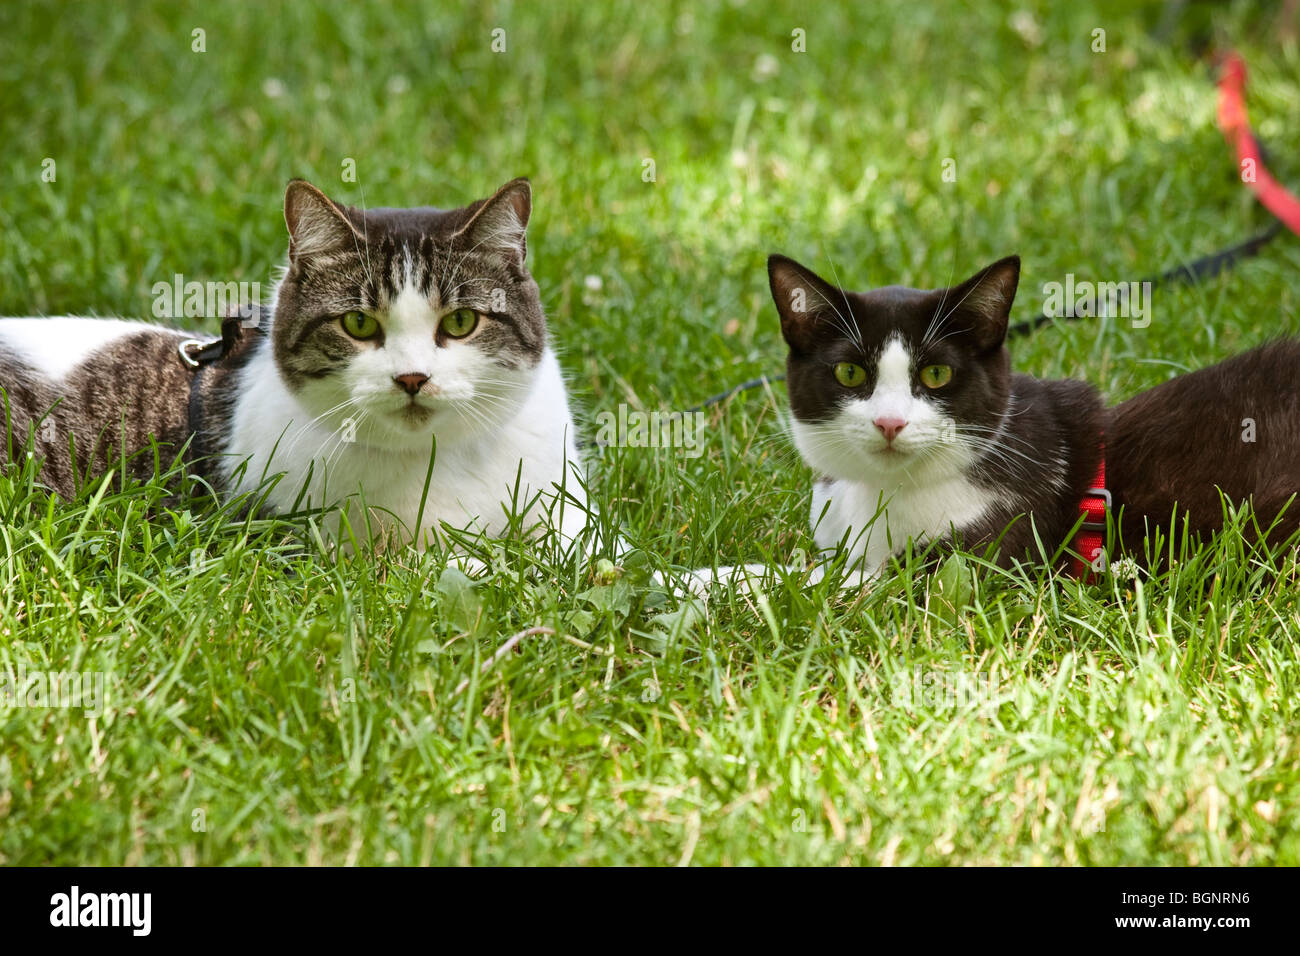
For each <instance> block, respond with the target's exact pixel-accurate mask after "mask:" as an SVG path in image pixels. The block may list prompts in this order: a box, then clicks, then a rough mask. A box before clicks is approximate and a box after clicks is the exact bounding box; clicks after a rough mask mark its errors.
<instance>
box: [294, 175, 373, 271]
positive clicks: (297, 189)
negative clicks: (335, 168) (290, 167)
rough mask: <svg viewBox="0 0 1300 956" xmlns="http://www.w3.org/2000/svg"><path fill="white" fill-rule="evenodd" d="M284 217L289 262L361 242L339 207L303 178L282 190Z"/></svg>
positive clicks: (361, 239)
mask: <svg viewBox="0 0 1300 956" xmlns="http://www.w3.org/2000/svg"><path fill="white" fill-rule="evenodd" d="M284 221H285V223H286V225H288V227H289V259H290V260H291V261H293V262H297V261H298V260H299V259H301V258H303V257H304V256H315V255H320V254H321V253H325V252H334V251H336V250H339V249H357V248H359V247H360V246H363V245H365V239H364V238H363V237H362V235H361V233H359V232H357V228H356V226H354V225H353V224H352V220H350V219H349V218H348V216H347V213H345V212H344V211H343V209H342V207H341V206H339V204H338V203H336V202H335V201H334V200H332V199H330V198H329V197H328V196H326V195H325V194H324V193H323V192H321V191H320V190H319V189H317V188H316V187H315V186H313V185H312V184H311V183H309V182H307V181H306V180H305V179H295V180H293V181H292V182H290V183H289V188H288V189H286V190H285V191H284Z"/></svg>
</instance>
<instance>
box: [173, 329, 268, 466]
mask: <svg viewBox="0 0 1300 956" xmlns="http://www.w3.org/2000/svg"><path fill="white" fill-rule="evenodd" d="M266 317H267V313H266V312H265V310H263V309H262V307H261V306H259V305H242V306H240V307H239V309H238V310H237V311H235V312H234V313H233V314H231V315H228V316H226V317H225V318H224V319H222V320H221V338H219V339H212V340H211V341H203V340H202V339H185V340H184V341H182V342H179V343H178V344H177V346H176V351H177V353H178V354H179V355H180V358H181V361H182V362H184V363H185V365H186V366H187V367H188V368H189V369H191V370H192V371H193V372H194V376H193V377H192V378H191V379H190V400H189V413H188V414H189V418H188V423H187V431H188V433H189V436H190V444H189V454H188V456H187V461H189V462H190V463H191V464H193V463H196V462H199V461H202V460H204V459H206V458H209V457H211V455H212V454H213V452H212V451H211V450H210V449H209V448H208V447H207V446H206V444H205V442H204V440H203V417H204V416H203V380H204V378H205V377H206V376H207V374H208V371H209V370H210V369H211V368H212V366H213V365H216V364H217V363H219V362H220V361H221V360H222V359H223V358H225V357H226V356H227V355H229V354H230V353H231V352H232V351H234V349H235V347H236V345H238V344H239V343H240V342H241V341H242V340H243V339H244V337H245V335H246V334H247V333H249V332H252V333H253V334H255V335H260V334H262V332H263V331H265V323H264V321H263V320H264V319H265V318H266Z"/></svg>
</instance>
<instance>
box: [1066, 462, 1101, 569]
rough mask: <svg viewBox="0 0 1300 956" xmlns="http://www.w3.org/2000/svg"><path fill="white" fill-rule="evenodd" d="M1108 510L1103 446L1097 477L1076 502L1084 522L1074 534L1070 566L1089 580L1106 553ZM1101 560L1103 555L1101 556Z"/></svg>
mask: <svg viewBox="0 0 1300 956" xmlns="http://www.w3.org/2000/svg"><path fill="white" fill-rule="evenodd" d="M1109 510H1110V492H1109V491H1108V490H1107V489H1106V450H1105V449H1104V448H1103V449H1102V453H1101V461H1099V462H1097V477H1096V478H1094V479H1093V480H1092V487H1091V488H1089V489H1088V491H1087V493H1086V494H1085V495H1084V496H1083V500H1082V501H1080V502H1079V514H1081V515H1082V516H1083V524H1082V525H1081V526H1080V528H1079V531H1078V533H1077V534H1076V535H1075V536H1074V551H1075V553H1076V554H1077V555H1078V557H1076V558H1075V559H1074V562H1073V566H1072V568H1071V570H1072V572H1073V573H1074V576H1075V577H1076V578H1079V579H1080V580H1082V581H1085V582H1088V581H1092V580H1093V579H1094V573H1093V572H1094V570H1095V568H1096V563H1097V558H1098V557H1099V556H1101V555H1104V554H1105V553H1106V512H1108V511H1109ZM1103 560H1104V558H1103Z"/></svg>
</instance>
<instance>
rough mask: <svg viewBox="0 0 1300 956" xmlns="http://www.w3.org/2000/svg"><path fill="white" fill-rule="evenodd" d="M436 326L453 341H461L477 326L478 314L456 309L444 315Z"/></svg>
mask: <svg viewBox="0 0 1300 956" xmlns="http://www.w3.org/2000/svg"><path fill="white" fill-rule="evenodd" d="M438 324H439V325H441V326H442V330H443V331H444V332H446V333H447V334H448V335H450V336H451V337H452V338H453V339H463V338H464V337H465V336H467V335H469V334H470V333H471V332H473V331H474V328H475V326H477V325H478V313H477V312H475V311H474V310H473V309H457V310H456V311H455V312H448V313H447V314H446V315H444V316H443V317H442V321H441V322H440V323H438Z"/></svg>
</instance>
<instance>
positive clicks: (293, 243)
mask: <svg viewBox="0 0 1300 956" xmlns="http://www.w3.org/2000/svg"><path fill="white" fill-rule="evenodd" d="M531 208H532V207H531V191H530V189H529V186H528V182H527V180H523V179H517V180H515V181H514V182H511V183H508V184H506V185H505V186H503V187H502V188H501V189H500V190H499V191H498V192H497V193H496V194H495V195H494V196H492V197H491V198H490V199H486V200H480V201H479V202H476V203H474V204H472V205H470V206H467V207H465V208H463V209H456V210H450V211H441V210H436V209H429V208H416V209H371V210H368V211H365V212H363V211H361V210H359V209H355V208H351V207H343V206H340V205H338V204H336V203H334V202H333V201H332V200H330V199H328V198H327V197H326V196H325V195H324V194H323V193H321V192H320V191H319V190H318V189H316V188H315V187H314V186H312V185H310V184H308V183H306V182H303V181H301V180H295V181H294V182H292V183H290V184H289V188H288V191H287V192H286V194H285V202H284V212H285V220H286V222H287V223H288V226H289V235H290V244H289V268H288V271H287V272H286V274H285V277H284V279H283V281H282V282H281V284H280V286H279V288H278V289H277V295H276V306H275V318H274V321H273V324H272V329H271V337H272V345H273V352H274V356H275V362H276V365H277V367H278V368H279V371H280V374H281V376H282V377H283V379H284V381H285V382H286V383H287V385H288V386H289V388H290V389H291V390H292V391H293V392H294V393H295V396H296V397H297V398H298V399H299V400H300V401H301V402H302V404H303V405H304V406H305V407H306V408H307V409H308V410H309V411H310V412H311V413H312V414H314V415H319V416H321V421H322V422H327V423H329V425H330V426H331V427H335V428H351V430H352V432H353V434H354V436H355V438H356V440H358V441H360V442H363V443H365V444H370V445H376V446H381V447H385V448H393V449H410V450H418V451H427V450H428V448H429V445H430V436H431V435H436V436H437V438H438V440H439V441H440V442H446V441H456V440H458V439H460V438H463V437H465V436H468V435H473V434H481V433H485V432H489V431H491V430H492V429H493V428H494V427H496V426H497V425H499V424H500V423H501V422H503V421H504V420H505V419H507V418H508V417H509V416H510V415H512V414H513V413H514V412H515V411H516V410H517V409H518V407H519V405H520V404H521V403H522V402H523V400H524V398H525V396H526V394H527V392H528V389H529V387H530V386H531V384H532V381H533V376H534V373H535V370H536V368H537V365H538V363H539V362H540V360H541V358H542V355H543V353H544V350H545V347H546V320H545V318H544V316H543V313H542V307H541V302H540V300H539V298H538V292H537V284H536V283H535V282H534V281H533V279H532V277H531V276H530V275H529V274H528V270H527V268H526V267H525V265H524V257H525V253H526V247H525V239H524V230H525V227H526V226H527V223H528V216H529V213H530V211H531Z"/></svg>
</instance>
